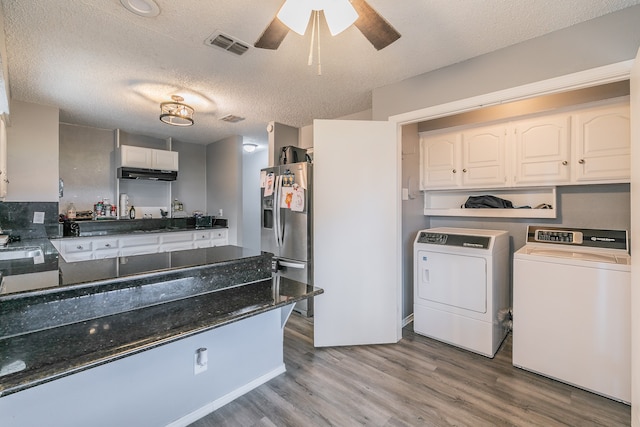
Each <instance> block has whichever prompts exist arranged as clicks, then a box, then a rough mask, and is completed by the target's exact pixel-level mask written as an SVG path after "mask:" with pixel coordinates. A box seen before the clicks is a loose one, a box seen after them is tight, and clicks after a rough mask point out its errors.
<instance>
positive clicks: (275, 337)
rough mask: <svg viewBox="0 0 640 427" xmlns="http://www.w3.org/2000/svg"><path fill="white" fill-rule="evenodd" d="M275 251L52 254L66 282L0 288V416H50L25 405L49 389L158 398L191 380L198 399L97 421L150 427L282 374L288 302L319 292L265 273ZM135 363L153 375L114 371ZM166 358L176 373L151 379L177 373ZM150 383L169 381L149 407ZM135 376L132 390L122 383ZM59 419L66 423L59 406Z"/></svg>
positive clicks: (65, 396)
mask: <svg viewBox="0 0 640 427" xmlns="http://www.w3.org/2000/svg"><path fill="white" fill-rule="evenodd" d="M50 255H51V254H50ZM271 256H272V255H271V254H269V253H264V252H260V251H253V250H248V249H245V248H239V247H235V246H222V247H212V248H206V249H193V250H186V251H176V252H170V253H161V254H149V255H139V256H132V257H126V258H124V257H120V258H113V259H103V260H94V261H82V262H74V263H67V262H65V261H64V260H62V259H61V258H60V259H58V269H57V270H56V271H57V274H58V276H59V279H58V282H59V283H64V284H65V286H53V285H54V284H53V283H52V284H51V285H52V286H50V287H47V286H45V287H42V288H39V289H35V290H28V291H24V292H17V293H11V294H6V295H2V296H0V308H1V310H0V424H2V425H29V423H33V422H36V423H38V422H40V421H44V420H47V419H49V421H51V419H50V418H48V417H51V416H52V415H51V414H48V415H47V416H44V415H37V412H33V411H29V410H28V406H29V402H30V401H31V400H32V399H37V398H39V397H38V396H40V395H41V394H42V393H43V392H45V391H47V390H49V393H53V394H47V395H48V396H49V397H48V398H49V399H53V400H56V399H59V400H61V403H60V404H62V405H64V403H63V402H64V401H69V399H71V400H72V399H73V396H74V395H77V397H78V398H80V399H82V396H83V395H84V394H86V393H92V394H93V396H94V397H95V396H97V395H96V394H95V393H105V392H106V391H107V390H109V388H110V387H114V388H115V389H118V390H120V392H119V393H120V394H122V396H127V395H129V393H134V394H135V395H139V393H143V392H144V393H148V394H149V395H148V398H149V404H150V405H153V406H155V405H157V404H158V400H157V399H161V400H162V399H164V397H161V396H162V395H163V394H164V395H167V396H172V395H173V393H174V392H175V390H173V389H174V388H176V387H177V388H182V387H186V388H187V389H189V390H183V391H182V392H181V393H186V395H189V393H194V395H193V396H192V398H191V399H188V400H187V401H185V403H184V405H181V404H179V403H177V402H176V400H175V398H174V397H172V398H171V399H170V401H171V405H169V407H170V408H171V409H163V410H156V412H158V413H157V414H155V415H154V416H152V417H150V418H149V417H148V416H147V415H141V414H137V415H134V414H132V412H136V413H137V411H136V410H134V409H131V411H127V410H125V411H124V413H125V414H126V415H122V414H116V413H112V412H110V413H109V415H108V416H107V417H106V418H105V419H104V425H109V424H110V425H117V424H120V425H123V423H124V424H129V425H132V424H131V423H132V422H133V424H135V425H145V424H146V422H147V421H148V420H154V421H153V422H150V423H149V425H154V423H155V424H156V425H160V424H162V425H166V424H168V423H169V421H171V420H175V419H184V417H187V418H188V419H191V418H189V417H194V416H196V415H190V414H194V413H195V414H199V413H200V412H198V411H203V410H208V411H209V412H210V411H211V410H213V409H215V408H216V407H219V406H221V405H222V404H224V403H225V402H227V401H230V400H233V397H234V396H236V395H239V394H241V393H242V392H240V391H239V390H245V389H246V391H248V390H249V389H251V388H253V387H255V386H257V385H259V384H260V383H262V382H265V381H267V380H268V379H269V378H271V377H273V376H275V375H278V374H279V373H282V372H284V364H283V358H282V331H283V328H284V324H285V323H286V320H287V319H288V316H289V315H290V314H291V310H292V309H293V305H294V303H295V302H297V301H300V300H302V299H305V298H310V297H313V296H315V295H318V294H321V293H322V290H320V289H316V288H313V287H311V286H308V285H305V284H302V283H299V282H295V281H291V280H287V279H284V278H279V277H274V278H272V276H271V270H270V267H271ZM38 273H40V272H38ZM9 277H10V276H9ZM207 342H208V343H209V344H207ZM203 348H204V349H207V348H208V352H209V353H208V354H209V362H208V363H209V364H210V367H209V371H213V372H204V374H199V375H195V374H194V363H197V362H198V361H197V360H196V361H195V362H194V357H196V358H197V354H198V353H199V352H200V351H201V350H202V349H203ZM173 349H177V350H176V351H177V352H178V353H183V354H180V357H179V358H178V359H179V360H180V361H179V362H178V361H177V360H173V359H172V358H174V356H173V354H172V355H171V356H169V355H167V356H166V358H163V357H164V356H161V354H162V353H165V352H172V351H173ZM185 356H186V357H185ZM227 357H228V358H229V359H227V360H228V362H227V363H222V359H225V358H227ZM265 361H269V362H268V363H267V362H265ZM131 363H141V366H146V367H147V369H148V368H149V367H152V370H154V371H155V370H156V369H157V371H155V373H152V374H150V376H147V375H148V373H145V372H144V371H145V370H146V369H143V370H140V369H136V370H134V371H133V372H128V371H127V369H126V368H124V367H120V366H122V364H125V365H128V364H131ZM200 363H201V361H200ZM174 365H175V366H174ZM172 366H173V367H174V368H175V369H178V370H179V371H181V374H180V375H178V377H176V378H173V379H171V380H170V379H168V378H162V377H163V376H164V374H162V375H160V378H159V377H158V373H159V372H165V370H167V371H166V376H168V377H171V375H174V374H175V372H172V369H173V368H172ZM185 366H186V367H187V369H186V372H185ZM119 367H120V368H119ZM205 371H206V362H205ZM127 372H128V373H127ZM105 375H106V377H105ZM94 376H97V378H101V380H100V384H99V385H98V384H93V385H91V386H90V387H89V388H88V389H87V388H86V378H89V377H94ZM210 376H214V378H216V379H219V378H220V376H223V377H228V380H227V381H226V382H225V384H221V383H219V382H218V383H215V384H214V383H212V384H210V385H209V386H208V387H207V388H206V390H207V391H206V392H199V391H198V390H199V389H198V386H196V385H195V384H192V383H202V381H203V378H207V377H210ZM150 380H153V381H155V382H156V383H157V384H163V385H162V386H161V387H165V389H164V391H163V392H161V393H160V395H158V396H156V399H155V403H152V402H153V400H154V399H152V397H153V396H155V394H154V393H157V391H155V390H152V391H150V390H148V385H145V384H147V382H149V381H150ZM132 381H134V382H135V383H136V385H135V386H133V385H131V386H130V387H125V389H123V384H126V383H127V382H132ZM165 382H166V383H165ZM227 383H228V384H227ZM78 384H85V388H84V389H83V387H81V386H78ZM109 384H111V386H110V385H109ZM139 387H142V388H141V389H139V390H136V389H137V388H139ZM247 387H249V388H247ZM127 388H129V389H127ZM238 393H239V394H238ZM58 394H62V395H61V396H57V395H58ZM31 396H32V397H31ZM122 396H119V397H118V398H115V397H114V398H113V399H114V402H117V401H118V399H119V398H123V397H122ZM131 397H132V398H133V397H134V396H133V395H132V396H131ZM125 400H126V399H125ZM178 400H179V399H178ZM146 401H147V399H145V398H139V396H138V397H137V398H136V399H135V402H136V403H135V405H133V406H132V408H134V407H135V408H138V409H141V408H144V407H145V402H146ZM198 402H200V403H198ZM85 403H86V402H85ZM167 403H169V401H167ZM92 405H93V404H87V405H86V407H85V409H83V410H81V411H80V412H83V411H85V410H86V412H87V414H90V413H94V412H95V411H97V410H98V409H97V408H95V407H93V406H92ZM202 408H206V409H202ZM121 409H122V408H121ZM74 410H75V411H76V413H75V414H74V417H78V413H77V409H74ZM88 416H90V415H88ZM33 417H36V418H33ZM37 417H44V418H42V419H40V418H37ZM55 417H61V418H60V420H59V422H60V423H65V422H68V421H67V419H66V418H65V415H64V411H61V412H60V413H57V414H56V415H55ZM137 417H140V418H137ZM154 417H157V418H154ZM73 419H76V418H73ZM78 419H82V417H80V418H78ZM196 419H197V418H196ZM16 420H20V422H17V421H16ZM4 421H7V422H8V421H11V423H9V424H4ZM91 422H92V423H93V425H100V423H96V422H95V420H91ZM158 422H159V423H160V424H157V423H158ZM54 424H55V423H54ZM67 425H69V424H67ZM176 425H181V424H180V422H179V423H178V424H176Z"/></svg>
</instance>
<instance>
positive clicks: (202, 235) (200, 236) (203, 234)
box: [193, 231, 211, 241]
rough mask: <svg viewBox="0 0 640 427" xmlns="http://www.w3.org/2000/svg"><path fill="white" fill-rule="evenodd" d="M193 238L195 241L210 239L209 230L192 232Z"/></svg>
mask: <svg viewBox="0 0 640 427" xmlns="http://www.w3.org/2000/svg"><path fill="white" fill-rule="evenodd" d="M193 238H194V240H196V241H202V240H209V239H211V232H210V231H196V232H195V233H194V234H193Z"/></svg>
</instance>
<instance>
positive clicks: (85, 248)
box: [62, 239, 93, 254]
mask: <svg viewBox="0 0 640 427" xmlns="http://www.w3.org/2000/svg"><path fill="white" fill-rule="evenodd" d="M92 250H93V244H92V242H91V241H89V240H84V239H83V240H72V241H69V242H63V243H62V252H63V253H65V254H67V253H78V252H91V251H92Z"/></svg>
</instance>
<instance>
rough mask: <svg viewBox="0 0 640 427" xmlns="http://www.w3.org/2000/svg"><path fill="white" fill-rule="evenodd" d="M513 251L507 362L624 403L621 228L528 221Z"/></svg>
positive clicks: (626, 341)
mask: <svg viewBox="0 0 640 427" xmlns="http://www.w3.org/2000/svg"><path fill="white" fill-rule="evenodd" d="M513 258H514V259H513V364H514V366H517V367H519V368H523V369H527V370H529V371H533V372H536V373H539V374H542V375H545V376H548V377H551V378H554V379H557V380H560V381H563V382H566V383H569V384H572V385H574V386H577V387H580V388H584V389H586V390H590V391H592V392H595V393H598V394H601V395H604V396H607V397H610V398H613V399H616V400H620V401H623V402H626V403H628V402H630V400H631V302H630V301H631V258H630V256H629V253H628V239H627V232H626V231H624V230H593V229H579V228H558V227H549V226H529V227H528V229H527V243H526V244H525V246H523V247H522V248H521V249H519V250H518V251H517V252H516V253H515V254H514V256H513Z"/></svg>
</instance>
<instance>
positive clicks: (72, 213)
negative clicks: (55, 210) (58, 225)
mask: <svg viewBox="0 0 640 427" xmlns="http://www.w3.org/2000/svg"><path fill="white" fill-rule="evenodd" d="M67 218H68V219H76V205H74V204H73V203H69V208H68V209H67Z"/></svg>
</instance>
